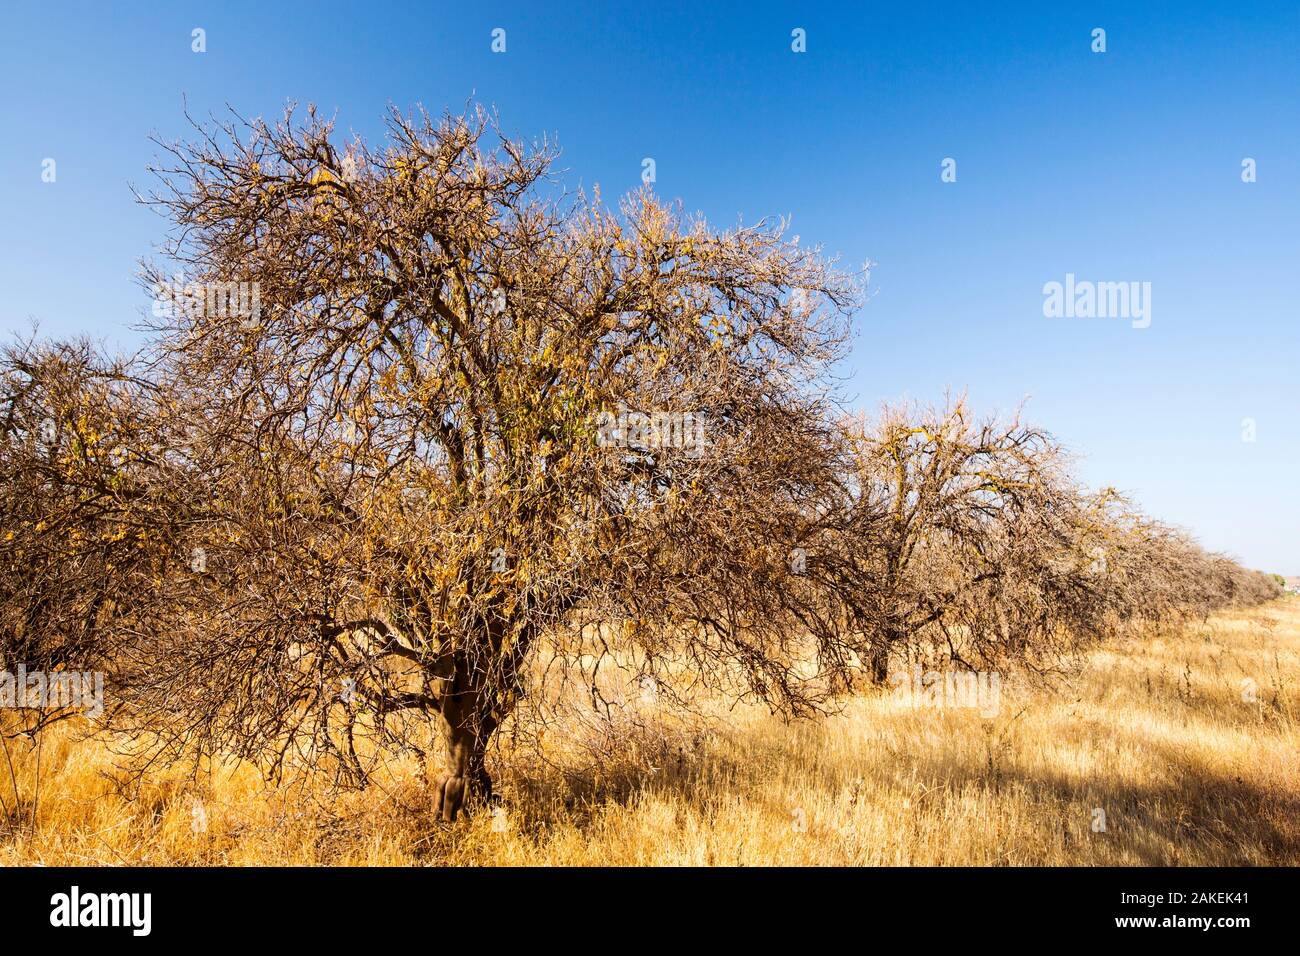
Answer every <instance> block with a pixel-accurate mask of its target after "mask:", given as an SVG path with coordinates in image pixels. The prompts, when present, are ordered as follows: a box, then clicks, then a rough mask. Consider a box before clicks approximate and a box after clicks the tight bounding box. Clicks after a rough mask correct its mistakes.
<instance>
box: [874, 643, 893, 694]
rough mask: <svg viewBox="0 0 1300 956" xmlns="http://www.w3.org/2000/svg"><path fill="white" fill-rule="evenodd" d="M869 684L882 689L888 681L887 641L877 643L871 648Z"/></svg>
mask: <svg viewBox="0 0 1300 956" xmlns="http://www.w3.org/2000/svg"><path fill="white" fill-rule="evenodd" d="M870 662H871V683H873V684H875V685H876V686H877V687H883V686H884V685H885V682H886V681H887V680H889V644H888V642H887V641H883V640H881V641H877V642H876V643H875V644H873V645H872V647H871V657H870Z"/></svg>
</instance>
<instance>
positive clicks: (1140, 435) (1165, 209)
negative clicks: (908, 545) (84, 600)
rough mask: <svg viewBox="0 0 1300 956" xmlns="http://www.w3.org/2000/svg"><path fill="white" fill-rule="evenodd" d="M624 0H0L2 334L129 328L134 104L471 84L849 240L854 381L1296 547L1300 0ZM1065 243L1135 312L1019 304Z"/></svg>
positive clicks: (137, 130)
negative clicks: (1280, 0) (946, 0)
mask: <svg viewBox="0 0 1300 956" xmlns="http://www.w3.org/2000/svg"><path fill="white" fill-rule="evenodd" d="M618 6H625V7H626V9H618V8H617V7H616V5H615V4H613V3H591V4H565V5H563V6H552V5H549V4H548V5H542V4H493V3H480V4H476V5H470V6H469V7H466V6H465V5H463V4H455V5H452V4H434V3H415V4H402V3H385V4H375V5H367V4H362V3H357V2H349V3H329V2H317V3H312V4H301V5H298V4H268V3H242V2H241V3H234V2H222V3H215V2H212V3H169V4H163V3H158V4H144V3H140V4H125V3H124V4H120V5H119V4H112V5H110V4H104V3H86V4H62V3H43V4H26V3H24V4H18V3H13V2H9V0H5V2H4V3H3V6H2V7H0V86H2V87H3V89H4V91H5V94H4V99H3V106H0V250H2V251H3V255H0V289H2V290H3V292H2V293H0V332H2V333H4V334H6V335H9V334H12V333H14V332H20V331H23V330H25V329H27V328H28V326H29V324H30V322H31V321H32V320H33V319H35V320H39V322H40V323H41V328H42V330H43V332H45V333H47V334H50V335H71V334H78V333H87V334H91V335H92V336H94V337H96V338H100V339H103V340H104V341H106V342H108V343H110V344H116V345H120V346H130V345H131V344H132V343H134V342H138V341H139V338H138V336H137V334H136V333H135V332H133V331H132V326H134V325H135V324H136V323H137V322H138V321H139V320H140V318H141V316H142V315H143V313H144V311H145V310H146V309H147V307H148V303H147V299H146V295H145V293H144V291H143V290H142V289H141V288H140V287H139V286H138V285H137V283H136V281H135V278H134V276H135V273H136V271H137V262H138V260H139V259H140V258H141V257H144V256H148V255H149V254H150V252H151V249H152V248H153V245H154V244H155V243H156V242H157V241H158V240H159V239H160V238H161V236H162V233H163V230H164V227H165V223H164V222H163V221H162V220H161V219H159V218H158V217H157V216H156V215H155V214H154V213H152V212H150V211H149V210H147V209H144V208H141V207H138V206H136V205H135V204H134V202H133V200H132V196H131V192H130V188H129V187H130V184H135V185H137V186H140V187H144V186H147V185H148V182H149V178H148V176H147V174H146V173H145V166H146V164H147V163H148V162H149V161H150V159H151V158H152V157H153V156H154V155H155V153H156V148H155V147H154V146H153V144H152V143H150V142H149V139H148V137H149V135H150V134H151V133H155V134H158V135H160V136H162V137H164V138H170V137H174V136H177V135H180V134H183V133H184V131H185V124H184V118H183V116H182V106H183V98H187V99H188V104H189V109H190V111H191V112H192V113H193V114H195V115H198V116H202V115H205V114H207V113H208V112H209V111H217V110H220V109H222V108H223V107H224V105H225V104H227V103H228V104H230V105H232V106H234V107H236V108H237V109H238V110H239V111H240V112H242V113H244V114H245V115H256V114H262V115H266V116H273V115H277V114H278V113H279V112H280V110H281V109H282V107H283V105H284V103H285V101H286V100H289V99H296V100H298V101H300V102H301V103H304V104H305V103H308V102H314V103H316V104H317V105H318V107H319V108H320V109H321V110H322V111H323V112H326V113H332V112H337V118H338V125H339V127H340V129H342V130H344V131H348V130H355V131H356V132H359V133H361V134H362V135H364V136H367V137H370V138H373V137H375V136H376V135H377V134H378V133H379V130H380V126H381V122H380V121H381V118H382V116H383V114H384V111H385V109H386V107H387V105H388V104H389V103H393V104H395V105H398V106H400V107H404V108H405V107H410V106H413V105H416V104H420V103H422V104H424V105H425V106H426V107H428V108H429V109H431V110H434V111H441V110H442V109H443V108H444V107H452V108H459V107H461V106H463V105H464V104H465V103H466V101H467V100H468V98H469V97H471V96H474V97H476V98H477V99H478V100H480V101H482V102H485V103H489V104H493V105H495V106H496V107H497V108H498V109H499V111H500V113H501V117H502V120H503V122H504V125H505V126H506V127H507V129H509V130H510V131H512V132H513V133H515V134H516V135H519V136H524V137H532V136H538V135H541V134H548V135H551V136H553V137H555V138H557V139H558V140H559V143H560V145H561V147H562V148H563V156H562V158H561V161H560V166H561V167H563V168H564V169H566V170H567V174H566V176H567V179H568V181H569V182H570V183H572V184H574V185H578V184H583V185H587V186H590V185H593V184H599V185H600V187H601V189H602V193H603V194H604V196H605V198H606V199H607V200H608V201H611V202H612V201H614V200H615V199H616V198H617V196H619V195H620V194H622V193H624V192H627V191H629V190H632V189H635V188H636V187H638V186H639V185H640V174H641V162H642V159H643V158H645V157H652V158H654V160H655V164H656V174H657V182H656V184H655V187H656V189H657V191H658V192H659V193H660V194H661V195H663V196H665V197H669V198H672V199H680V200H681V201H682V203H683V204H684V206H685V207H686V208H687V209H688V210H699V211H701V212H702V213H704V214H705V215H706V216H708V217H709V218H710V220H712V221H714V222H715V223H717V224H719V225H730V224H734V223H735V222H737V221H738V220H739V219H743V220H744V221H746V222H753V221H755V220H758V219H760V218H763V217H764V216H769V217H772V216H781V215H788V216H790V217H792V220H793V225H792V228H793V231H794V232H797V233H798V234H799V235H800V236H801V237H802V239H801V241H802V242H804V243H820V244H822V245H823V246H824V247H825V248H826V250H827V252H829V253H832V254H837V255H839V256H841V257H842V261H843V263H844V264H845V265H846V266H849V267H856V266H858V265H859V264H860V263H862V262H863V261H864V260H867V259H870V260H872V261H873V262H875V263H876V266H875V268H874V269H873V271H872V298H871V300H870V302H869V304H868V305H867V306H866V308H864V309H863V310H862V312H861V313H860V314H859V315H858V317H857V320H856V329H857V332H856V339H855V344H854V351H853V355H852V358H851V360H850V361H849V362H848V363H847V364H846V366H845V367H844V369H843V373H844V375H845V377H846V379H845V383H844V386H845V389H846V391H847V392H848V393H849V394H850V395H851V396H852V397H853V399H854V401H855V402H856V403H859V404H862V405H865V406H867V407H874V406H875V405H876V404H877V403H878V402H879V401H881V400H883V399H897V398H903V397H908V398H916V399H922V400H930V399H939V398H941V397H942V394H943V392H944V390H945V388H947V387H949V386H951V387H953V388H954V389H958V390H960V389H967V390H968V391H969V393H970V396H971V399H972V401H973V403H974V404H975V406H976V407H978V408H980V409H988V410H1003V411H1005V410H1009V409H1012V408H1014V407H1015V406H1016V405H1017V404H1018V403H1019V402H1020V401H1021V400H1022V399H1024V398H1026V397H1028V399H1029V402H1028V405H1027V417H1029V418H1031V419H1033V420H1034V421H1036V422H1038V423H1040V424H1042V425H1044V426H1046V427H1047V428H1049V429H1050V430H1051V431H1053V432H1054V433H1055V434H1056V435H1057V436H1058V437H1059V438H1060V439H1061V440H1063V441H1064V442H1065V443H1066V444H1067V445H1068V446H1069V447H1071V448H1072V449H1073V450H1075V451H1076V452H1077V453H1079V455H1080V456H1081V462H1080V470H1081V473H1082V475H1083V477H1084V478H1085V480H1087V481H1088V482H1089V483H1092V484H1094V485H1101V484H1114V485H1116V486H1117V487H1120V488H1121V489H1124V490H1126V491H1128V492H1130V493H1132V494H1133V495H1134V496H1135V497H1136V498H1137V500H1138V501H1139V502H1140V503H1141V504H1142V505H1143V506H1144V507H1145V508H1146V510H1148V511H1149V512H1150V513H1152V514H1154V515H1156V516H1158V517H1160V518H1163V519H1165V520H1168V521H1172V522H1175V523H1177V524H1180V525H1183V526H1185V527H1187V528H1189V529H1190V530H1192V531H1193V532H1195V533H1196V534H1197V535H1198V536H1199V537H1200V538H1201V540H1202V541H1203V542H1204V543H1205V544H1206V545H1207V546H1209V547H1211V548H1215V549H1221V550H1226V551H1228V552H1230V553H1232V554H1234V555H1236V556H1238V557H1239V558H1241V559H1242V560H1243V561H1245V562H1246V563H1248V564H1250V565H1252V566H1256V567H1262V568H1265V569H1267V570H1273V571H1278V572H1281V573H1286V574H1294V573H1300V546H1298V545H1297V542H1298V541H1300V493H1297V483H1296V480H1295V464H1296V462H1297V458H1298V457H1300V456H1298V455H1297V452H1300V403H1298V402H1297V398H1298V397H1300V384H1297V377H1296V375H1295V368H1296V364H1297V363H1296V360H1297V357H1298V356H1300V328H1298V324H1297V321H1296V319H1297V303H1296V288H1295V282H1294V277H1295V276H1296V275H1297V274H1300V270H1298V269H1297V264H1298V263H1300V122H1298V121H1300V109H1297V107H1300V56H1298V55H1297V52H1296V51H1297V50H1300V8H1298V7H1297V6H1296V5H1294V4H1276V5H1265V4H1249V3H1247V4H1229V3H1224V4H1222V5H1217V6H1214V7H1211V6H1204V5H1198V4H1193V3H1183V4H1142V5H1140V9H1133V8H1134V7H1137V6H1138V5H1135V4H1069V5H1065V4H1023V5H1012V4H988V5H986V7H984V8H976V7H973V6H966V5H961V6H956V5H953V6H947V5H934V6H930V5H918V4H907V5H897V6H904V7H905V9H902V10H890V9H887V8H886V7H885V6H884V5H880V6H879V7H877V6H874V5H865V4H856V3H855V4H843V5H839V4H817V5H800V4H750V3H744V4H734V5H733V4H725V3H717V4H703V3H698V2H697V3H683V4H678V3H668V2H663V0H656V2H653V3H637V4H626V5H618ZM196 27H201V28H203V29H204V30H205V31H206V35H207V36H206V38H207V52H205V53H202V54H196V53H194V52H192V51H191V31H192V30H193V29H194V28H196ZM497 27H500V28H503V29H505V31H506V52H505V53H503V54H496V53H493V52H492V51H491V48H490V45H491V32H492V30H493V29H494V28H497ZM1097 27H1101V28H1103V29H1105V30H1106V47H1107V49H1106V52H1105V53H1094V52H1092V49H1091V45H1092V36H1091V33H1092V30H1093V29H1094V28H1097ZM795 28H802V29H804V30H805V31H806V36H807V52H806V53H802V54H797V53H794V52H792V50H791V31H792V30H793V29H795ZM946 157H951V158H953V159H955V160H956V162H957V181H956V182H951V183H944V182H941V180H940V164H941V162H942V160H943V159H944V158H946ZM1245 157H1251V158H1253V159H1254V160H1255V161H1256V164H1257V176H1258V179H1257V181H1256V182H1254V183H1249V184H1248V183H1243V182H1242V180H1241V163H1242V160H1243V158H1245ZM46 158H53V159H54V160H55V161H56V163H57V180H56V182H54V183H44V182H42V180H41V172H42V161H43V160H44V159H46ZM1066 273H1074V274H1075V275H1076V276H1078V277H1079V278H1080V279H1090V280H1094V281H1139V282H1150V283H1151V289H1152V293H1151V320H1152V321H1151V325H1150V327H1149V328H1145V329H1135V328H1132V327H1131V323H1130V322H1128V321H1126V320H1123V319H1091V320H1087V319H1078V318H1072V319H1065V318H1057V319H1049V318H1045V317H1044V315H1043V292H1042V289H1043V285H1044V283H1046V282H1050V281H1053V280H1056V281H1063V280H1064V277H1065V275H1066ZM1248 418H1249V419H1252V420H1253V421H1254V423H1255V430H1256V432H1255V434H1256V437H1255V441H1253V442H1247V441H1243V440H1242V435H1243V420H1244V419H1248Z"/></svg>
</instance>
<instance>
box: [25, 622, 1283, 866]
mask: <svg viewBox="0 0 1300 956" xmlns="http://www.w3.org/2000/svg"><path fill="white" fill-rule="evenodd" d="M1298 662H1300V600H1294V599H1291V600H1282V601H1279V602H1275V603H1273V604H1271V605H1269V606H1266V607H1264V608H1261V609H1256V610H1252V611H1244V612H1238V613H1233V614H1228V615H1224V616H1221V617H1217V618H1214V619H1212V620H1211V621H1210V622H1209V623H1208V624H1205V625H1196V626H1192V627H1189V628H1187V629H1185V630H1184V631H1182V632H1180V633H1177V634H1170V635H1164V636H1160V637H1155V638H1150V639H1145V640H1142V641H1133V642H1129V643H1126V644H1123V645H1121V644H1112V645H1108V646H1104V647H1101V648H1098V649H1097V650H1096V651H1095V652H1094V653H1093V654H1092V655H1091V657H1090V659H1089V660H1088V661H1087V662H1086V666H1085V667H1084V668H1083V669H1082V671H1081V672H1080V673H1079V675H1078V676H1077V677H1075V678H1074V679H1072V680H1071V681H1070V682H1069V683H1068V684H1065V685H1062V686H1061V687H1059V688H1058V689H1057V690H1056V691H1055V692H1049V691H1047V690H1045V689H1042V688H1037V689H1030V688H1029V687H1028V685H1023V684H1021V685H1018V686H1012V687H1004V688H1003V699H1002V703H1001V708H1000V712H999V714H998V715H997V716H995V717H992V718H985V717H982V716H981V715H980V714H979V712H978V711H974V710H970V709H933V708H930V709H913V708H910V707H905V706H900V704H899V703H897V702H896V701H894V700H893V699H890V698H889V697H887V696H882V695H870V696H866V697H864V698H862V699H859V700H855V701H853V702H852V703H851V704H850V705H849V707H848V708H847V709H846V711H845V713H843V714H842V715H840V716H837V717H834V718H831V719H829V720H826V721H824V722H821V723H810V722H798V723H792V724H785V723H782V722H781V721H779V720H777V719H775V718H773V717H770V716H768V715H767V714H766V713H764V712H760V711H757V710H753V709H744V708H741V709H738V710H737V711H735V712H732V713H731V714H730V715H729V716H728V718H727V721H726V723H725V724H719V725H717V726H714V727H713V728H712V729H710V730H705V731H700V730H696V731H691V730H687V729H684V728H682V727H681V726H678V725H669V724H666V723H662V722H658V721H656V720H653V719H651V720H649V721H640V722H632V721H629V722H628V723H627V724H626V726H623V725H609V724H605V725H603V726H602V725H601V724H600V723H599V722H596V723H593V724H591V725H589V726H588V727H586V728H585V729H583V730H582V731H579V730H577V729H574V730H573V732H572V733H571V734H570V736H569V740H568V743H567V745H566V746H565V747H563V748H560V747H558V746H557V748H556V750H555V751H554V752H553V753H551V754H549V757H550V758H551V760H550V761H549V762H547V763H540V762H538V761H536V760H535V759H533V760H530V759H528V758H527V757H526V756H525V755H524V754H522V753H516V754H513V755H512V754H505V755H502V756H501V757H500V758H499V760H498V767H497V769H498V776H499V778H500V789H501V791H502V793H503V796H504V801H505V802H504V806H503V808H502V809H501V810H499V811H497V813H496V814H495V815H492V814H489V813H486V812H484V813H480V814H478V815H477V816H476V817H475V818H473V819H471V820H467V821H462V822H460V823H458V824H456V825H455V826H451V827H444V826H442V825H439V824H437V823H434V822H432V821H431V820H430V818H429V816H428V812H427V811H428V803H427V800H426V797H425V787H424V780H425V775H426V773H427V772H428V768H425V767H420V766H416V765H414V764H411V765H401V766H395V767H394V768H393V769H392V773H391V774H389V775H388V779H386V780H385V781H384V782H383V783H382V785H379V786H375V787H372V788H371V789H369V790H367V791H366V792H364V793H361V794H351V795H347V796H344V797H342V798H339V799H338V800H335V801H325V800H323V799H322V798H321V797H320V796H319V795H317V794H314V793H312V792H310V791H308V790H305V789H299V788H295V787H293V786H282V787H279V788H276V789H275V790H268V789H267V788H266V787H265V785H263V784H262V783H261V781H260V778H259V777H258V775H257V774H256V773H255V772H253V770H252V768H250V767H247V766H233V767H224V768H219V769H214V770H211V771H205V772H204V773H202V774H200V775H193V774H186V773H185V772H184V771H182V770H181V769H179V768H176V769H173V770H170V771H167V772H165V773H160V774H154V775H150V776H149V777H147V778H146V780H145V781H144V782H143V783H141V784H139V785H128V784H127V783H125V782H124V779H125V778H123V777H122V776H121V775H120V774H119V773H118V772H117V771H115V769H114V763H113V760H112V756H111V754H110V752H109V751H108V749H107V748H106V747H105V746H104V744H103V743H100V742H95V741H78V740H77V739H75V738H74V736H73V734H72V733H71V732H70V729H67V728H63V729H56V730H54V731H53V732H51V733H50V734H49V735H48V737H47V739H46V741H45V743H44V746H43V753H42V754H41V770H40V795H39V801H38V802H37V805H36V812H35V825H34V827H33V826H32V823H31V817H32V796H33V793H34V786H35V782H36V760H35V754H34V753H32V752H30V751H29V750H28V748H27V747H26V745H25V744H22V743H18V744H14V743H11V744H10V749H11V752H12V756H13V760H14V768H15V772H16V775H17V784H18V791H19V794H20V795H21V797H22V801H21V805H20V806H19V807H18V810H17V812H16V813H15V812H13V811H14V794H13V792H12V789H11V787H10V779H9V771H8V768H7V766H5V765H4V764H3V763H0V796H2V797H3V798H4V800H5V803H6V804H7V806H8V808H9V810H10V813H9V816H8V819H7V820H6V821H4V822H2V823H0V863H2V864H9V865H13V864H36V863H42V864H49V865H54V864H74V865H75V864H88V863H104V864H114V863H131V864H221V865H226V864H233V865H243V864H338V865H369V864H435V865H442V864H450V865H462V864H474V865H494V864H495V865H514V864H561V865H585V864H615V865H644V864H651V865H661V864H700V865H715V864H716V865H770V864H832V865H834V864H848V865H862V864H866V865H876V864H886V865H890V864H903V865H912V864H917V865H934V864H940V865H943V864H975V865H996V864H1011V865H1046V864H1066V865H1071V864H1081V865H1098V864H1119V865H1155V864H1179V865H1182V864H1187V865H1220V864H1222V865H1233V864H1247V865H1249V864H1290V865H1296V864H1300V746H1298V745H1300V739H1298V736H1297V723H1296V708H1297V703H1300V699H1298V698H1300V695H1298V693H1297V687H1296V686H1295V678H1296V675H1297V674H1298V673H1300V670H1298V669H1297V663H1298ZM1246 681H1253V685H1247V684H1245V683H1244V682H1246ZM1250 686H1253V687H1254V693H1253V695H1251V694H1249V693H1243V688H1247V687H1250ZM1251 696H1253V697H1254V700H1253V701H1252V700H1250V699H1248V698H1249V697H1251ZM575 742H580V743H581V744H583V746H582V747H579V746H577V745H576V743H575ZM582 753H585V754H586V755H587V756H588V757H589V758H593V755H594V758H593V759H588V760H587V761H586V762H585V763H584V762H583V761H581V760H579V759H578V756H579V755H580V754H582ZM2 759H3V756H2V755H0V760H2ZM196 807H197V808H201V812H200V811H199V810H196ZM1101 814H1104V824H1105V829H1104V831H1103V830H1100V829H1099V828H1098V827H1099V824H1100V823H1101V821H1102V816H1101Z"/></svg>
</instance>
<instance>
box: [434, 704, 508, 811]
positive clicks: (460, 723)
mask: <svg viewBox="0 0 1300 956" xmlns="http://www.w3.org/2000/svg"><path fill="white" fill-rule="evenodd" d="M441 717H442V719H441V721H440V724H441V729H442V739H443V742H444V743H445V744H446V745H447V758H448V763H449V766H448V772H447V773H445V774H443V775H442V776H441V777H439V778H438V779H437V781H435V783H434V795H433V797H434V813H435V814H436V815H437V816H438V817H439V818H440V819H442V820H444V821H446V822H447V823H451V822H453V821H454V820H455V819H456V816H457V815H458V814H459V813H461V812H462V811H464V812H465V813H469V812H471V810H472V809H473V807H474V806H476V805H478V804H482V803H485V802H487V801H488V800H490V799H491V798H492V778H491V777H490V776H489V775H488V772H487V766H486V761H487V746H488V741H490V740H491V739H492V731H494V730H495V729H496V726H495V721H494V720H492V719H491V718H490V717H486V716H484V714H483V713H482V705H481V699H480V698H479V697H478V695H476V694H449V695H448V696H447V698H446V699H445V700H444V701H443V706H442V713H441Z"/></svg>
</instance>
